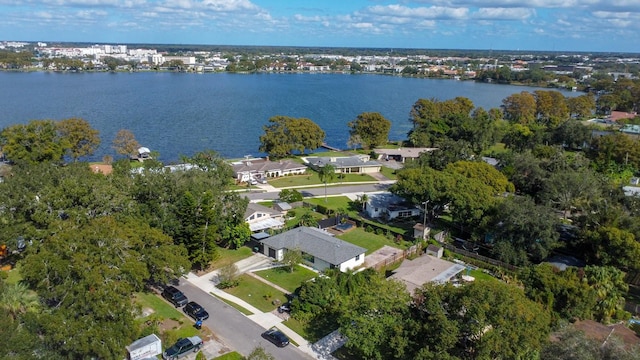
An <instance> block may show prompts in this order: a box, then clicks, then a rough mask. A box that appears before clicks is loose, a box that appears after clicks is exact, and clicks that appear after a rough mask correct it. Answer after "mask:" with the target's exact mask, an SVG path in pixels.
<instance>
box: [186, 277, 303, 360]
mask: <svg viewBox="0 0 640 360" xmlns="http://www.w3.org/2000/svg"><path fill="white" fill-rule="evenodd" d="M178 288H179V289H180V290H181V291H182V292H184V294H185V295H186V296H187V297H188V298H189V300H190V301H195V302H197V303H198V304H200V305H202V306H203V307H204V308H205V309H206V310H207V311H208V312H209V314H210V317H209V319H207V320H206V321H204V325H205V326H207V327H209V328H210V329H211V330H212V331H213V332H214V333H215V334H216V335H217V336H218V337H219V338H220V340H221V341H222V342H223V343H224V344H226V345H228V346H229V347H230V348H232V349H234V350H235V351H237V352H239V353H241V354H242V355H244V356H247V355H249V353H251V351H253V349H255V348H256V347H257V346H262V347H263V348H265V350H266V351H267V352H268V353H270V354H272V355H273V356H274V357H275V358H276V359H278V360H299V359H312V357H311V356H309V355H307V354H305V353H303V352H302V351H300V350H299V349H298V348H296V346H294V345H289V346H287V347H285V348H278V347H276V346H275V345H273V344H271V343H270V342H268V341H267V340H264V339H263V338H262V337H261V334H262V333H263V332H264V331H265V330H266V329H264V328H263V327H261V326H260V325H258V324H257V323H255V322H254V321H252V320H251V319H249V318H248V317H246V316H245V315H243V314H241V313H240V312H239V311H238V310H236V309H234V308H233V307H231V306H229V305H227V304H226V303H224V302H223V301H221V300H219V299H217V298H216V297H214V296H213V295H211V294H208V293H206V292H204V291H202V290H201V289H199V288H197V287H196V286H194V285H192V284H190V283H189V282H187V281H185V280H184V279H181V280H180V285H179V286H178Z"/></svg>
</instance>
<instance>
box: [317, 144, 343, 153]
mask: <svg viewBox="0 0 640 360" xmlns="http://www.w3.org/2000/svg"><path fill="white" fill-rule="evenodd" d="M321 147H323V148H325V149H327V150H331V151H342V150H340V149H338V148H335V147H333V146H329V145H328V144H327V143H326V142H323V143H322V145H321Z"/></svg>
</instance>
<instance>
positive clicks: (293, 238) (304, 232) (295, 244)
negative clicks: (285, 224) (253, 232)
mask: <svg viewBox="0 0 640 360" xmlns="http://www.w3.org/2000/svg"><path fill="white" fill-rule="evenodd" d="M260 243H261V244H262V252H263V254H265V255H267V256H269V257H271V258H274V259H275V260H277V261H281V260H282V259H283V257H284V254H285V252H287V251H293V250H300V251H301V252H302V257H303V259H304V262H305V263H306V264H307V265H309V266H311V267H312V268H314V269H316V270H318V271H323V270H325V269H339V270H340V271H343V272H344V271H347V270H350V269H355V268H357V267H359V266H361V265H363V264H364V256H365V252H366V251H367V249H365V248H362V247H360V246H356V245H353V244H351V243H348V242H346V241H343V240H340V239H337V238H335V237H333V236H332V235H331V234H329V233H328V232H326V231H324V230H321V229H317V228H312V227H306V226H301V227H297V228H295V229H291V230H289V231H286V232H283V233H281V234H278V235H274V236H271V237H268V238H266V239H263V240H261V241H260Z"/></svg>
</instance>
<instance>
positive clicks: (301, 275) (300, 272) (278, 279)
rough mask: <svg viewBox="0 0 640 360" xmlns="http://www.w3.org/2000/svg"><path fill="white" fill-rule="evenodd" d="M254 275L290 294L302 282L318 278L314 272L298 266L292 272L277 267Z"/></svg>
mask: <svg viewBox="0 0 640 360" xmlns="http://www.w3.org/2000/svg"><path fill="white" fill-rule="evenodd" d="M255 274H256V275H258V276H260V277H262V278H263V279H265V280H268V281H270V282H272V283H274V284H276V285H278V286H280V287H283V288H285V289H287V290H288V291H289V292H291V293H292V292H294V291H295V290H296V289H297V288H298V287H299V286H300V284H302V283H303V282H305V281H308V280H310V279H313V278H314V277H316V276H318V274H316V273H315V272H314V271H311V270H309V269H307V268H305V267H303V266H299V265H298V266H296V268H295V270H294V271H293V272H289V270H288V269H287V268H285V267H277V268H273V269H268V270H262V271H256V272H255Z"/></svg>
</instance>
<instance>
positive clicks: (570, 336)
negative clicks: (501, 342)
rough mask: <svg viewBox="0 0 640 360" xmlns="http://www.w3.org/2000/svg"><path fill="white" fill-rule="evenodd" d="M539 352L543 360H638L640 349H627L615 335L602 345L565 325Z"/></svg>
mask: <svg viewBox="0 0 640 360" xmlns="http://www.w3.org/2000/svg"><path fill="white" fill-rule="evenodd" d="M552 337H553V340H552V341H550V342H548V343H547V344H546V345H545V346H544V347H543V348H542V351H541V352H540V358H541V359H545V360H612V359H617V360H639V359H640V351H638V350H640V349H638V348H637V346H636V347H634V348H631V349H629V348H627V347H626V346H625V344H624V343H623V342H622V341H621V340H619V338H618V336H617V335H616V334H615V333H612V336H611V337H609V338H607V341H605V342H604V343H602V342H601V341H600V340H598V339H592V338H589V337H587V336H586V335H585V333H584V331H582V330H578V329H576V328H575V327H574V326H573V325H565V326H564V327H562V328H561V329H560V330H559V331H556V332H555V333H554V334H552Z"/></svg>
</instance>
